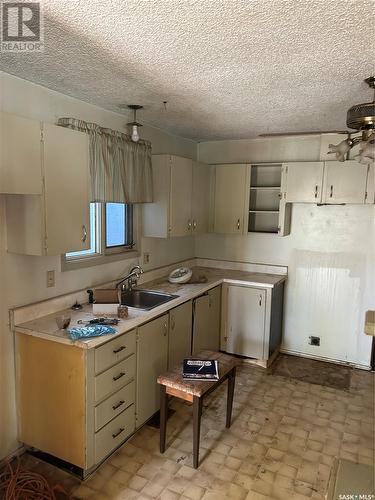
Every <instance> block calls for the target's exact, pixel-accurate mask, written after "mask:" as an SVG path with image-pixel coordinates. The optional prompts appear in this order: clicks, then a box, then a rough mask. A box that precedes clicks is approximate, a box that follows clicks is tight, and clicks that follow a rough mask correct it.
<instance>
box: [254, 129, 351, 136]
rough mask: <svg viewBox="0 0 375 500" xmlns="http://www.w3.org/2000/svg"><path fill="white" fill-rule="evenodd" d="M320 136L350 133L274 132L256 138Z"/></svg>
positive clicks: (332, 131)
mask: <svg viewBox="0 0 375 500" xmlns="http://www.w3.org/2000/svg"><path fill="white" fill-rule="evenodd" d="M321 134H345V135H348V134H350V132H348V131H347V130H316V131H312V130H310V131H306V132H279V133H278V132H275V133H273V134H272V133H271V134H259V136H258V137H293V136H299V135H321Z"/></svg>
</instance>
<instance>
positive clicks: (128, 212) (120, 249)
mask: <svg viewBox="0 0 375 500" xmlns="http://www.w3.org/2000/svg"><path fill="white" fill-rule="evenodd" d="M101 205H102V207H101V208H102V214H101V220H102V229H101V240H102V241H101V248H102V250H103V254H104V255H113V254H116V253H124V252H127V251H129V250H133V248H134V245H135V243H134V208H133V205H129V204H124V205H125V221H130V223H129V224H125V228H124V233H125V240H126V242H127V241H129V240H132V241H131V243H125V245H113V246H110V247H108V246H107V242H106V239H107V204H106V203H102V204H101Z"/></svg>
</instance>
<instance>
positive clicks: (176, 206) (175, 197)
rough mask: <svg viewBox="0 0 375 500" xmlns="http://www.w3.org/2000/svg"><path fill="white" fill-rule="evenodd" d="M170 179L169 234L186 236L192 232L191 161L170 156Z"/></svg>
mask: <svg viewBox="0 0 375 500" xmlns="http://www.w3.org/2000/svg"><path fill="white" fill-rule="evenodd" d="M170 178H171V189H170V205H169V227H170V231H169V234H170V236H188V235H189V234H191V230H192V221H191V196H192V182H193V162H192V160H189V159H187V158H179V157H177V156H172V157H171V163H170Z"/></svg>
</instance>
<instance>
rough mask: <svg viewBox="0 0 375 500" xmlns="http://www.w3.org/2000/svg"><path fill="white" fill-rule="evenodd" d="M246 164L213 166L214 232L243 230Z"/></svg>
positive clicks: (239, 232)
mask: <svg viewBox="0 0 375 500" xmlns="http://www.w3.org/2000/svg"><path fill="white" fill-rule="evenodd" d="M245 191H246V165H240V164H237V165H234V164H233V165H217V166H216V168H215V210H214V232H215V233H224V234H242V233H243V231H244V228H243V223H244V212H245Z"/></svg>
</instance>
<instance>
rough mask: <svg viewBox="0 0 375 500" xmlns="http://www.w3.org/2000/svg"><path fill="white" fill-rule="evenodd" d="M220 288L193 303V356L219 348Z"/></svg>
mask: <svg viewBox="0 0 375 500" xmlns="http://www.w3.org/2000/svg"><path fill="white" fill-rule="evenodd" d="M220 313H221V286H217V287H215V288H212V289H211V290H208V292H207V293H205V294H204V295H201V296H200V297H197V298H196V299H194V301H193V347H192V352H193V354H195V353H198V352H199V351H202V350H205V349H208V350H210V351H218V350H219V348H220Z"/></svg>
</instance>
